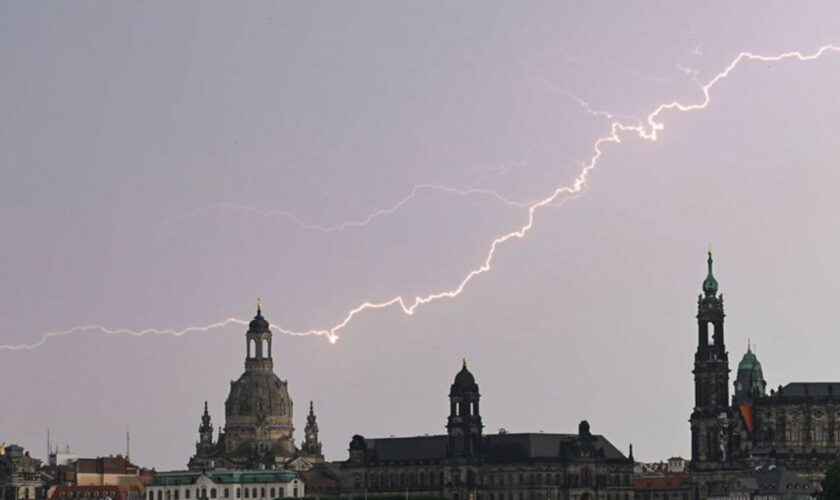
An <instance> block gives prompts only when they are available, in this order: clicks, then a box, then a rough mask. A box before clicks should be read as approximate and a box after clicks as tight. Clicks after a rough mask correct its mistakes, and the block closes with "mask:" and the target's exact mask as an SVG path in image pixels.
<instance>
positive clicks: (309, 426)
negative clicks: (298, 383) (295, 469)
mask: <svg viewBox="0 0 840 500" xmlns="http://www.w3.org/2000/svg"><path fill="white" fill-rule="evenodd" d="M303 432H304V440H303V447H302V451H303V452H304V453H305V454H306V455H308V456H309V457H310V458H314V459H316V460H323V458H324V456H323V455H322V454H321V442H320V441H318V422H317V421H316V418H315V405H314V404H313V402H312V401H309V415H308V416H307V417H306V427H305V428H304V430H303Z"/></svg>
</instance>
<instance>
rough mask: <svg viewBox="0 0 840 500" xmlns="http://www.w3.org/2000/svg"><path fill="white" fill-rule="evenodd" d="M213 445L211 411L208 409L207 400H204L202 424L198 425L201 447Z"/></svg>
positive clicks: (199, 446)
mask: <svg viewBox="0 0 840 500" xmlns="http://www.w3.org/2000/svg"><path fill="white" fill-rule="evenodd" d="M211 446H213V424H211V423H210V413H209V412H208V411H207V401H205V402H204V413H203V414H202V415H201V425H199V426H198V445H197V447H198V448H199V449H201V448H209V447H211Z"/></svg>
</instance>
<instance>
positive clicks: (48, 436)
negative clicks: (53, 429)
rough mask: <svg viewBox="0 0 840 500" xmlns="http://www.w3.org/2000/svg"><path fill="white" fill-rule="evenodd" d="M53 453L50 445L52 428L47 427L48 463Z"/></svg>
mask: <svg viewBox="0 0 840 500" xmlns="http://www.w3.org/2000/svg"><path fill="white" fill-rule="evenodd" d="M51 453H52V447H50V429H49V427H47V463H49V461H50V454H51Z"/></svg>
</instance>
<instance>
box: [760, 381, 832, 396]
mask: <svg viewBox="0 0 840 500" xmlns="http://www.w3.org/2000/svg"><path fill="white" fill-rule="evenodd" d="M775 395H776V396H778V397H783V398H787V397H791V398H802V397H813V398H819V397H823V398H824V397H828V396H833V395H836V396H838V397H840V382H791V383H789V384H788V385H786V386H784V387H782V388H781V390H779V391H777V392H776V394H775Z"/></svg>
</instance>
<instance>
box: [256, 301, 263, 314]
mask: <svg viewBox="0 0 840 500" xmlns="http://www.w3.org/2000/svg"><path fill="white" fill-rule="evenodd" d="M257 314H258V315H259V314H262V300H261V299H260V298H259V297H257Z"/></svg>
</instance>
